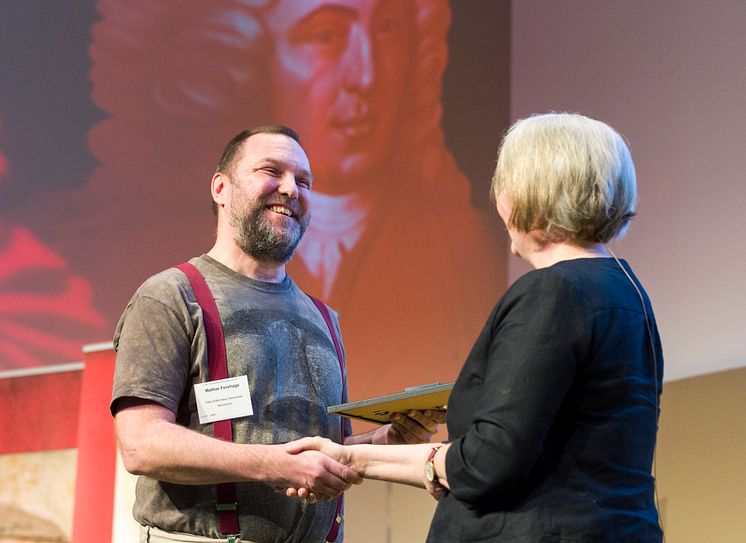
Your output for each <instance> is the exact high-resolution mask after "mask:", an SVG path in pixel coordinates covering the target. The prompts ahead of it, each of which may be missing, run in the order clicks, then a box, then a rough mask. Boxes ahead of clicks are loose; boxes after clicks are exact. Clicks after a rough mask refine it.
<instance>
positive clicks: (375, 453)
mask: <svg viewBox="0 0 746 543" xmlns="http://www.w3.org/2000/svg"><path fill="white" fill-rule="evenodd" d="M285 447H286V449H285V450H286V451H288V452H290V453H292V454H297V453H299V452H302V451H307V450H317V451H321V452H322V453H324V454H326V455H328V456H330V457H332V458H333V459H335V460H337V461H338V462H340V463H342V464H345V465H347V466H349V467H350V468H352V470H353V471H355V472H357V473H358V474H359V475H361V476H362V477H364V478H366V479H376V480H379V481H389V482H392V483H401V484H406V485H410V486H415V487H419V488H427V489H428V490H430V491H431V492H432V491H434V490H435V489H434V488H433V487H434V485H433V483H431V482H430V481H429V480H428V479H427V477H426V476H425V464H426V462H427V459H428V457H429V456H430V453H431V452H432V450H433V448H437V451H436V452H435V455H434V457H433V466H434V470H435V475H436V477H437V481H438V483H439V484H440V485H441V486H443V487H445V488H450V486H449V485H448V477H447V474H446V467H445V457H446V453H447V452H448V448H449V447H450V445H449V444H443V443H420V444H417V445H395V446H381V445H367V444H363V445H347V446H345V445H339V444H337V443H334V442H333V441H331V440H328V439H324V438H321V437H308V438H303V439H299V440H298V441H293V442H291V443H288V444H287V445H286V446H285ZM300 490H301V489H299V490H298V492H297V495H298V496H300V497H305V496H304V495H303V494H304V493H303V492H301V491H300ZM291 494H292V495H295V493H294V492H291Z"/></svg>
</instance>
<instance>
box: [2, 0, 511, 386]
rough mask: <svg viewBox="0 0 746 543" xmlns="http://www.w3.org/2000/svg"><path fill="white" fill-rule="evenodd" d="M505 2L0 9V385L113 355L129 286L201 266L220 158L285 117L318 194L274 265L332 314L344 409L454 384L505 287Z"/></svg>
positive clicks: (103, 4) (230, 1)
mask: <svg viewBox="0 0 746 543" xmlns="http://www.w3.org/2000/svg"><path fill="white" fill-rule="evenodd" d="M454 5H456V4H454ZM508 8H509V5H508V2H475V3H459V4H458V5H457V7H456V9H453V10H452V9H451V7H450V6H449V4H448V2H447V1H445V0H405V1H401V0H396V1H391V0H344V1H334V2H332V1H326V0H314V1H308V0H276V1H271V0H266V1H261V0H257V1H238V0H220V1H211V2H202V1H182V0H178V1H165V0H164V1H159V2H127V1H122V0H101V1H99V2H95V3H94V2H75V3H74V4H72V5H71V4H64V5H63V4H62V3H58V2H41V1H39V2H29V3H26V2H15V3H6V4H4V5H3V8H2V10H3V13H2V17H1V18H2V25H3V28H2V40H3V42H4V43H2V44H0V45H2V48H3V51H10V52H11V54H10V55H5V54H4V55H3V56H2V59H3V60H2V62H3V67H2V76H1V77H2V83H3V92H2V93H1V95H2V98H1V99H0V100H1V102H0V118H1V119H2V140H1V141H0V144H1V148H2V153H3V154H2V162H1V163H0V167H1V169H0V173H2V184H1V185H0V187H1V188H2V214H1V215H0V236H1V237H0V262H1V263H2V268H1V269H2V271H1V272H0V368H2V369H13V368H24V367H33V366H37V365H45V364H56V363H61V362H69V361H72V360H79V359H80V354H79V348H80V345H82V344H83V343H92V342H97V341H105V340H110V339H111V336H112V333H113V329H114V326H115V324H116V321H117V319H118V317H119V315H120V314H121V312H122V311H123V309H124V307H125V306H126V304H127V301H128V299H129V298H130V296H131V295H132V294H133V293H134V291H135V289H136V288H137V286H138V285H139V284H140V283H141V282H142V281H143V280H144V279H145V278H147V277H148V276H149V275H151V274H153V273H156V272H158V271H160V270H162V269H164V268H167V267H169V266H171V265H174V264H178V263H180V262H183V261H185V260H187V259H189V258H190V257H192V256H196V255H199V254H202V253H204V252H206V251H207V250H209V249H210V247H211V245H212V241H213V238H214V228H215V219H214V217H213V215H212V211H211V208H210V194H209V181H210V178H211V176H212V173H213V172H214V168H215V164H216V162H217V160H218V157H219V155H220V152H221V150H222V148H223V146H224V144H225V143H226V142H227V141H228V140H229V139H230V138H231V137H232V136H233V135H235V134H236V133H238V132H239V131H241V130H243V129H245V128H248V127H252V126H256V125H259V124H267V123H283V124H287V125H289V126H291V127H293V128H295V129H296V130H298V131H299V132H300V134H301V137H302V138H303V142H304V146H305V148H306V150H307V153H308V155H309V157H310V161H311V165H312V169H313V171H314V174H315V178H316V179H315V183H314V191H313V202H312V215H313V218H312V220H311V225H310V227H309V229H308V231H307V233H306V236H305V238H304V240H303V241H302V243H301V245H300V247H299V248H298V250H297V252H296V255H295V258H294V259H293V261H292V262H291V264H290V266H289V269H290V273H291V275H292V277H293V278H294V279H295V280H296V282H297V283H299V284H300V286H301V287H302V288H304V289H306V290H307V291H308V292H310V293H312V294H314V295H316V296H318V297H321V298H322V299H324V300H325V301H327V302H328V303H329V304H330V305H331V306H332V307H333V308H334V309H336V310H337V311H338V312H339V315H340V322H341V326H342V331H343V337H344V344H345V349H346V352H347V358H348V366H349V380H350V397H351V398H361V397H364V396H368V395H371V394H380V393H386V392H393V391H396V390H399V389H401V388H402V387H404V386H411V385H417V384H422V383H429V382H435V381H441V382H448V381H452V380H453V379H454V378H455V377H456V374H457V371H458V369H459V368H460V366H461V364H462V362H463V360H464V359H465V356H466V355H467V354H468V350H469V347H470V346H471V344H472V342H473V341H474V339H475V338H476V335H477V333H478V331H479V329H480V328H481V325H482V324H483V322H484V319H485V317H486V316H487V314H488V312H489V310H490V309H491V307H492V305H493V304H494V302H495V301H496V299H497V297H498V296H499V294H500V293H501V292H502V291H504V289H505V287H506V282H507V265H506V256H505V249H506V244H505V233H504V230H503V229H502V228H501V227H499V226H498V221H497V219H496V215H495V214H494V212H493V210H492V208H491V206H490V203H489V199H488V187H489V181H490V176H491V172H492V169H493V164H494V156H495V152H496V148H497V143H498V140H499V137H500V134H501V132H502V130H503V129H504V128H505V127H506V126H507V124H508V118H509V112H508V105H509V104H508V43H509V34H508V27H509V13H508V11H509V10H508Z"/></svg>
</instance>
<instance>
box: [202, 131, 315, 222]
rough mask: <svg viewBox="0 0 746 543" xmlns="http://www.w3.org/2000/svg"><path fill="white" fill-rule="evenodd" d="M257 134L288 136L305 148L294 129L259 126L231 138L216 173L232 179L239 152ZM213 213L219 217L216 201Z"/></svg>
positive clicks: (221, 156)
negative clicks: (244, 143)
mask: <svg viewBox="0 0 746 543" xmlns="http://www.w3.org/2000/svg"><path fill="white" fill-rule="evenodd" d="M257 134H282V135H283V136H287V137H289V138H291V139H293V140H295V141H296V142H298V145H300V146H301V148H302V147H303V143H302V142H301V140H300V136H299V135H298V133H297V132H296V131H295V130H293V129H292V128H288V127H287V126H283V125H281V124H267V125H263V126H257V127H256V128H251V129H249V130H243V131H241V132H239V133H238V134H236V135H235V136H233V138H231V140H230V141H229V142H228V143H227V144H226V146H225V148H224V149H223V153H222V154H221V155H220V160H218V165H217V168H215V172H216V173H217V172H222V173H224V174H226V175H228V176H229V177H230V176H231V175H232V174H233V169H234V168H235V166H236V157H237V156H238V152H239V151H240V149H241V145H243V142H245V141H246V140H247V139H249V138H250V137H251V136H255V135H257ZM212 211H213V213H215V214H216V215H217V212H218V206H217V204H216V203H215V200H213V201H212Z"/></svg>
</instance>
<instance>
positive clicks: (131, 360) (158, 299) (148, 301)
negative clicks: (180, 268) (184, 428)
mask: <svg viewBox="0 0 746 543" xmlns="http://www.w3.org/2000/svg"><path fill="white" fill-rule="evenodd" d="M164 273H169V272H164ZM175 273H179V274H180V273H181V272H177V271H175ZM157 279H159V276H155V278H152V279H151V280H149V281H147V282H146V283H145V284H144V285H143V286H142V287H141V288H140V290H139V291H138V293H137V294H136V295H135V297H133V299H132V301H131V302H130V304H129V305H128V306H127V309H126V311H125V313H124V315H122V318H121V319H120V321H119V324H118V326H117V331H116V336H115V343H116V345H117V360H116V367H115V373H114V387H113V392H112V404H111V412H112V414H116V413H117V412H118V411H119V410H121V409H122V404H123V400H124V399H125V398H139V399H141V400H144V401H150V402H155V403H157V404H160V405H161V406H163V407H165V408H168V409H169V410H171V411H173V412H176V410H177V409H178V407H179V404H180V403H181V400H182V398H181V396H182V394H183V392H184V390H185V387H186V383H187V381H188V379H189V373H190V368H191V348H192V340H193V338H194V326H193V323H192V319H191V314H190V308H189V307H188V304H187V303H186V302H185V300H184V298H183V291H182V288H181V287H180V285H179V284H178V281H174V278H173V277H171V276H170V275H169V276H166V277H165V278H162V279H160V280H157ZM128 402H129V401H128ZM128 405H129V403H128Z"/></svg>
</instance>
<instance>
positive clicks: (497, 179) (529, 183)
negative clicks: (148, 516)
mask: <svg viewBox="0 0 746 543" xmlns="http://www.w3.org/2000/svg"><path fill="white" fill-rule="evenodd" d="M491 192H492V197H493V198H497V197H498V196H499V195H500V194H505V195H506V196H508V197H509V198H510V199H511V200H512V203H513V209H512V213H511V216H510V219H509V224H510V225H511V226H512V227H514V228H516V229H517V230H519V231H521V232H529V231H532V230H541V231H543V232H544V233H545V234H546V235H547V236H548V237H549V238H550V239H552V240H554V241H569V242H574V243H587V242H600V243H606V242H608V241H611V240H612V239H614V238H616V237H619V236H621V235H623V234H624V232H625V230H626V228H627V226H628V223H629V220H630V219H631V218H632V217H633V216H634V215H635V205H636V200H637V187H636V176H635V167H634V164H633V163H632V156H631V155H630V152H629V148H628V147H627V144H626V143H625V142H624V140H623V139H622V137H621V136H620V135H619V134H618V133H617V132H615V131H614V129H612V128H611V127H610V126H608V125H606V124H604V123H602V122H600V121H596V120H594V119H590V118H588V117H584V116H583V115H577V114H571V113H547V114H544V115H534V116H532V117H529V118H527V119H522V120H520V121H518V122H516V123H515V124H514V125H513V126H512V127H511V128H510V130H509V131H508V133H507V134H506V135H505V138H504V139H503V141H502V144H501V145H500V150H499V152H498V157H497V168H496V169H495V175H494V176H493V178H492V188H491Z"/></svg>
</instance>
